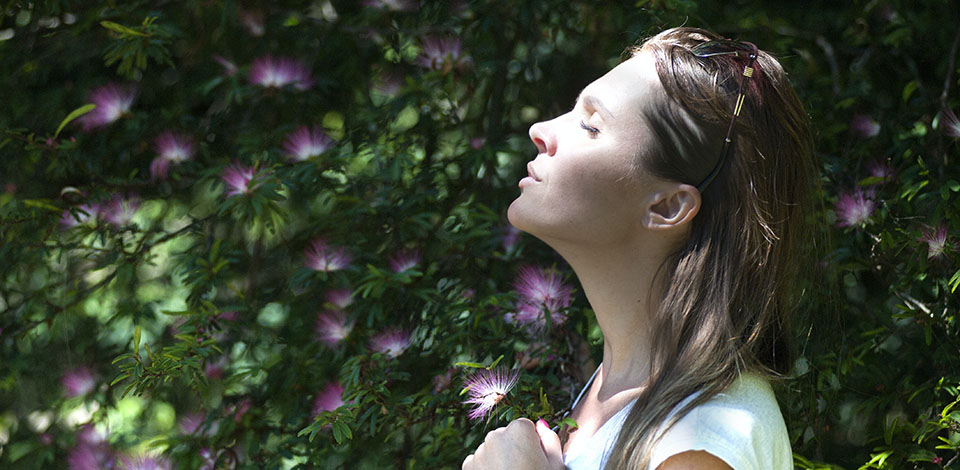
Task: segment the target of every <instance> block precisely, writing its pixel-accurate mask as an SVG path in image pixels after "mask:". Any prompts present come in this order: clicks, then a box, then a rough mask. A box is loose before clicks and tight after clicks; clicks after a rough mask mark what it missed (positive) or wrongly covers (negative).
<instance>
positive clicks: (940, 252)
mask: <svg viewBox="0 0 960 470" xmlns="http://www.w3.org/2000/svg"><path fill="white" fill-rule="evenodd" d="M917 241H920V242H923V243H926V244H927V259H933V258H939V257H941V256H945V255H946V254H947V252H948V251H950V250H951V249H952V248H953V244H951V243H947V226H946V225H943V224H940V225H938V226H937V227H936V228H932V227H927V228H926V229H924V230H923V235H922V236H921V237H920V238H918V239H917Z"/></svg>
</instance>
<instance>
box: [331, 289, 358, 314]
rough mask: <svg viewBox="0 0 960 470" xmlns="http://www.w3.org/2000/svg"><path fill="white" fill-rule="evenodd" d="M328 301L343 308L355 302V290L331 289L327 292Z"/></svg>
mask: <svg viewBox="0 0 960 470" xmlns="http://www.w3.org/2000/svg"><path fill="white" fill-rule="evenodd" d="M325 296H326V299H327V302H329V303H330V304H332V305H334V306H336V307H337V308H339V309H340V310H343V309H345V308H347V307H349V306H350V304H352V303H353V291H351V290H350V289H330V290H328V291H327V292H326V294H325Z"/></svg>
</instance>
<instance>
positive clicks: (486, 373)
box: [463, 368, 520, 419]
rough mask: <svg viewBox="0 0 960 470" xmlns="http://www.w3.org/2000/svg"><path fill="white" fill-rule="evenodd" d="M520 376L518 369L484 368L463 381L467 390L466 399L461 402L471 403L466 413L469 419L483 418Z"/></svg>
mask: <svg viewBox="0 0 960 470" xmlns="http://www.w3.org/2000/svg"><path fill="white" fill-rule="evenodd" d="M519 378H520V371H519V370H513V371H506V370H504V369H500V368H497V369H494V370H486V369H480V370H479V371H477V372H475V373H474V374H473V375H471V376H469V377H468V378H467V379H466V380H465V381H464V385H465V388H466V389H467V390H468V391H467V393H468V399H467V400H466V401H464V402H463V403H464V404H465V405H473V409H471V410H470V412H469V413H468V414H467V417H469V418H470V419H483V418H484V417H486V416H489V415H490V413H492V412H493V409H494V408H496V406H497V405H498V404H499V403H500V401H501V400H503V398H504V397H506V396H507V393H510V390H511V389H513V387H514V386H515V385H517V380H519Z"/></svg>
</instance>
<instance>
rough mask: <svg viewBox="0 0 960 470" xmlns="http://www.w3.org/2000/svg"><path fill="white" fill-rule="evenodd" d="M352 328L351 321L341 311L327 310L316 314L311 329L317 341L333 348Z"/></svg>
mask: <svg viewBox="0 0 960 470" xmlns="http://www.w3.org/2000/svg"><path fill="white" fill-rule="evenodd" d="M352 330H353V323H352V322H350V321H348V320H347V316H346V315H345V314H344V313H343V312H341V311H336V310H327V311H324V312H320V313H319V314H317V323H316V326H314V330H313V331H314V333H315V334H316V338H317V340H318V341H320V342H321V343H323V344H326V345H327V346H329V347H331V348H333V347H336V346H337V345H338V344H340V342H341V341H343V340H344V339H346V337H347V336H348V335H349V334H350V332H351V331H352Z"/></svg>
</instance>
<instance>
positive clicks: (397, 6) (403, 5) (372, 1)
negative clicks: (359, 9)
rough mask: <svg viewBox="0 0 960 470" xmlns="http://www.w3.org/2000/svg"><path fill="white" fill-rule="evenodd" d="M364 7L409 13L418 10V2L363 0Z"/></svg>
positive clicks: (407, 0) (412, 0) (411, 0)
mask: <svg viewBox="0 0 960 470" xmlns="http://www.w3.org/2000/svg"><path fill="white" fill-rule="evenodd" d="M363 4H364V6H368V7H371V8H380V9H386V10H392V11H409V10H415V9H416V8H417V2H416V0H363Z"/></svg>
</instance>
